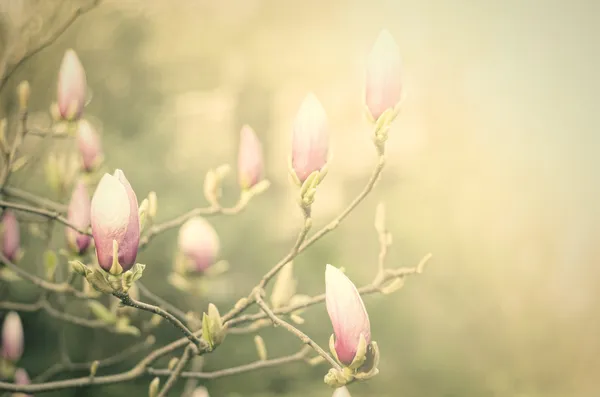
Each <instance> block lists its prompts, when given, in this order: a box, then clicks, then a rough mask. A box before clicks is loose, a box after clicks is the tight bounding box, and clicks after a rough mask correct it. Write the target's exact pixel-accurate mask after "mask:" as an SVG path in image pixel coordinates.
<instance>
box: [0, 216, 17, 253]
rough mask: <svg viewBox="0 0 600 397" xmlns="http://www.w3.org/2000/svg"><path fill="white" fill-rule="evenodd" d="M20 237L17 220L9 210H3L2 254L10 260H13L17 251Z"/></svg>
mask: <svg viewBox="0 0 600 397" xmlns="http://www.w3.org/2000/svg"><path fill="white" fill-rule="evenodd" d="M20 244H21V237H20V233H19V222H17V217H16V216H15V214H13V213H12V212H11V211H8V210H6V211H4V214H3V215H2V254H3V255H4V256H5V257H6V258H7V259H8V260H10V261H13V260H15V258H17V256H18V253H19V247H20Z"/></svg>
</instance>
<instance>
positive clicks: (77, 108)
mask: <svg viewBox="0 0 600 397" xmlns="http://www.w3.org/2000/svg"><path fill="white" fill-rule="evenodd" d="M86 85H87V83H86V77H85V70H84V69H83V66H82V65H81V62H80V61H79V58H78V57H77V54H76V53H75V51H73V50H67V52H65V55H64V57H63V60H62V63H61V64H60V70H59V72H58V92H57V94H58V96H57V97H58V111H59V113H60V116H61V117H62V118H63V119H67V120H74V119H78V118H79V117H80V116H81V113H82V112H83V107H84V105H85V96H86V90H87V87H86Z"/></svg>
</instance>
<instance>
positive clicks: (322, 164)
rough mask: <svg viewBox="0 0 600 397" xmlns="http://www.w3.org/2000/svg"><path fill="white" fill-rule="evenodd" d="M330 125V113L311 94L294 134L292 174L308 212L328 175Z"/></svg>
mask: <svg viewBox="0 0 600 397" xmlns="http://www.w3.org/2000/svg"><path fill="white" fill-rule="evenodd" d="M328 161H329V127H328V122H327V114H326V113H325V109H324V108H323V105H321V102H320V101H319V100H318V99H317V97H316V96H315V95H314V94H313V93H310V94H308V95H307V96H306V97H305V98H304V101H303V102H302V104H301V105H300V109H299V110H298V113H297V115H296V119H295V122H294V128H293V135H292V155H291V157H290V161H289V176H290V179H291V180H292V182H293V183H294V184H296V185H297V186H300V187H301V190H300V197H299V204H300V206H301V208H303V209H304V211H305V212H306V213H307V214H308V213H309V212H310V206H311V205H312V203H313V202H314V200H315V193H316V191H317V190H316V189H317V186H318V185H319V183H321V181H322V180H323V178H325V176H326V175H327V162H328Z"/></svg>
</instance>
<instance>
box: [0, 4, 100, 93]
mask: <svg viewBox="0 0 600 397" xmlns="http://www.w3.org/2000/svg"><path fill="white" fill-rule="evenodd" d="M99 4H100V0H94V1H92V2H91V3H90V4H88V5H87V6H82V7H79V8H77V9H75V10H74V11H73V13H72V14H71V16H70V17H69V18H68V19H67V20H66V22H65V23H64V24H63V25H62V26H61V27H60V28H58V29H57V30H56V32H54V34H52V35H51V36H50V37H48V38H47V39H46V40H44V41H43V42H42V43H40V44H39V45H38V46H37V47H36V48H34V49H33V50H31V51H30V52H28V53H27V54H26V55H25V56H24V57H23V58H21V59H20V60H19V62H17V63H16V64H15V65H14V66H13V67H12V68H11V69H10V70H8V71H7V72H6V74H5V75H4V77H2V78H1V79H0V92H1V91H2V90H3V89H4V86H5V85H6V83H7V82H8V80H9V79H10V77H11V76H12V75H13V74H14V73H15V72H16V71H17V70H18V69H19V68H20V67H21V66H22V65H23V64H24V63H25V62H26V61H27V60H28V59H29V58H31V57H33V56H34V55H36V54H37V53H38V52H40V51H42V50H43V49H45V48H47V47H49V46H50V45H51V44H52V43H54V42H55V41H56V40H58V38H59V37H60V36H62V34H63V33H64V32H65V31H66V30H67V29H68V28H69V27H70V26H71V25H72V24H73V23H74V22H75V21H76V20H77V18H79V17H80V16H82V15H83V14H85V13H87V12H89V11H91V10H92V9H93V8H94V7H96V6H98V5H99Z"/></svg>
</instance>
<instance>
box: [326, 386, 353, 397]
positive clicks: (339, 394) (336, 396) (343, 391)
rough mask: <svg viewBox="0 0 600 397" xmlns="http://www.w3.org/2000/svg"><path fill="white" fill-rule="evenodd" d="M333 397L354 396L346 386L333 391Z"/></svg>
mask: <svg viewBox="0 0 600 397" xmlns="http://www.w3.org/2000/svg"><path fill="white" fill-rule="evenodd" d="M331 397H352V396H351V395H350V392H349V391H348V389H347V388H346V386H342V387H339V388H337V389H335V390H334V391H333V395H332V396H331Z"/></svg>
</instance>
